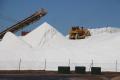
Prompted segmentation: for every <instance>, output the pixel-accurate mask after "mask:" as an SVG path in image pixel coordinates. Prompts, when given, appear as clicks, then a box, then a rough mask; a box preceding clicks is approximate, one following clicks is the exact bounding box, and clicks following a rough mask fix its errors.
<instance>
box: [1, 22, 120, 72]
mask: <svg viewBox="0 0 120 80" xmlns="http://www.w3.org/2000/svg"><path fill="white" fill-rule="evenodd" d="M90 31H91V32H92V36H90V37H87V38H86V39H81V40H69V39H68V38H65V37H64V36H63V35H62V34H61V33H60V32H58V31H57V30H56V29H55V28H54V27H53V26H51V25H49V24H48V23H43V24H42V25H40V26H39V27H38V28H37V29H35V30H33V31H32V32H30V33H29V34H28V35H26V36H25V37H21V38H18V37H16V36H15V35H13V34H12V33H10V32H8V33H6V35H5V36H4V38H3V40H2V41H1V42H0V63H1V64H0V69H1V70H4V69H5V70H16V69H17V70H18V69H19V62H20V60H21V66H20V69H23V70H43V69H44V68H45V62H46V70H57V67H58V66H62V65H63V66H68V65H70V67H71V69H72V70H74V67H75V66H86V68H87V70H90V67H91V64H92V61H93V66H98V67H102V71H116V66H117V71H120V29H118V28H111V27H108V28H98V29H90ZM116 60H117V64H116Z"/></svg>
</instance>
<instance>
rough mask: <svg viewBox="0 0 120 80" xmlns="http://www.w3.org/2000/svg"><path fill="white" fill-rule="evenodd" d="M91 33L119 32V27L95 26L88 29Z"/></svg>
mask: <svg viewBox="0 0 120 80" xmlns="http://www.w3.org/2000/svg"><path fill="white" fill-rule="evenodd" d="M90 32H91V33H92V35H96V34H101V33H116V32H120V28H112V27H103V28H96V29H90Z"/></svg>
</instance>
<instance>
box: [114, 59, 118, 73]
mask: <svg viewBox="0 0 120 80" xmlns="http://www.w3.org/2000/svg"><path fill="white" fill-rule="evenodd" d="M117 65H118V62H117V60H116V62H115V71H116V72H117Z"/></svg>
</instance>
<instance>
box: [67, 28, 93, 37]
mask: <svg viewBox="0 0 120 80" xmlns="http://www.w3.org/2000/svg"><path fill="white" fill-rule="evenodd" d="M87 36H91V33H90V31H89V30H88V29H87V28H84V27H79V26H75V27H72V28H71V30H70V31H69V39H85V37H87Z"/></svg>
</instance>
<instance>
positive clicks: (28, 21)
mask: <svg viewBox="0 0 120 80" xmlns="http://www.w3.org/2000/svg"><path fill="white" fill-rule="evenodd" d="M46 14H47V11H46V10H45V9H43V8H42V9H41V10H39V11H37V12H36V13H34V14H32V15H31V16H29V17H27V18H26V19H24V20H22V21H20V22H18V23H16V24H14V25H13V26H10V27H8V28H7V29H5V30H3V31H2V32H0V39H2V38H3V36H4V35H5V33H6V32H8V31H10V32H13V33H15V32H17V31H18V30H20V29H23V28H25V27H26V26H28V25H30V24H32V23H34V22H36V21H38V20H39V19H41V18H42V17H43V16H45V15H46ZM24 34H26V33H23V35H24Z"/></svg>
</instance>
